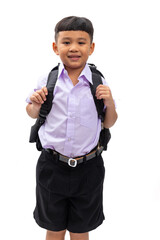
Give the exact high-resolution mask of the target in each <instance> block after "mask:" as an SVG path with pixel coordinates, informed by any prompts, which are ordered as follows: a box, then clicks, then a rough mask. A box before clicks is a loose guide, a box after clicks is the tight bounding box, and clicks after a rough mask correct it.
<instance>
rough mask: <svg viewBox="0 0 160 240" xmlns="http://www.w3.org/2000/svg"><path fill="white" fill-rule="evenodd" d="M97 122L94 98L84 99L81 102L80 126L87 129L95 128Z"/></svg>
mask: <svg viewBox="0 0 160 240" xmlns="http://www.w3.org/2000/svg"><path fill="white" fill-rule="evenodd" d="M96 120H97V110H96V106H95V103H94V100H93V98H87V97H85V98H83V99H81V100H80V124H81V125H83V126H85V127H87V128H91V129H92V128H95V127H96Z"/></svg>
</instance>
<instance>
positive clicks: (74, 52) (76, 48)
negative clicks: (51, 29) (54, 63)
mask: <svg viewBox="0 0 160 240" xmlns="http://www.w3.org/2000/svg"><path fill="white" fill-rule="evenodd" d="M53 50H54V52H55V53H56V54H57V55H59V56H60V58H61V61H62V62H63V64H64V66H65V68H66V70H73V69H74V70H75V69H77V70H79V71H81V70H82V69H83V68H84V66H85V64H86V62H87V60H88V57H89V56H90V55H91V54H92V53H93V51H94V43H91V39H90V36H89V34H88V33H87V32H85V31H62V32H59V33H58V37H57V41H56V43H55V42H54V43H53Z"/></svg>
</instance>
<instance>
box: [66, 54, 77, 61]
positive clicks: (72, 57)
mask: <svg viewBox="0 0 160 240" xmlns="http://www.w3.org/2000/svg"><path fill="white" fill-rule="evenodd" d="M68 58H69V59H71V60H72V61H77V60H79V59H80V56H79V55H69V56H68Z"/></svg>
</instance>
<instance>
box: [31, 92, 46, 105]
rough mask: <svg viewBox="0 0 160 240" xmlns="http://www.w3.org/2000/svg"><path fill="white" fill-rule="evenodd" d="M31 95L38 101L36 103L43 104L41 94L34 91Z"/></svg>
mask: <svg viewBox="0 0 160 240" xmlns="http://www.w3.org/2000/svg"><path fill="white" fill-rule="evenodd" d="M33 95H34V97H35V98H36V100H37V101H38V103H41V104H42V103H44V101H43V98H42V96H41V94H40V93H39V91H36V92H35V93H34V94H33Z"/></svg>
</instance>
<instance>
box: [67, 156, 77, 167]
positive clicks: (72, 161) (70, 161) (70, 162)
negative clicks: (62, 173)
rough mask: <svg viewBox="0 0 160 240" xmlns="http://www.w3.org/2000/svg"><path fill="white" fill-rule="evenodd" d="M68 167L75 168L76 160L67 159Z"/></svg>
mask: <svg viewBox="0 0 160 240" xmlns="http://www.w3.org/2000/svg"><path fill="white" fill-rule="evenodd" d="M68 165H69V166H70V167H76V166H77V160H76V159H73V158H69V159H68Z"/></svg>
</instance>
